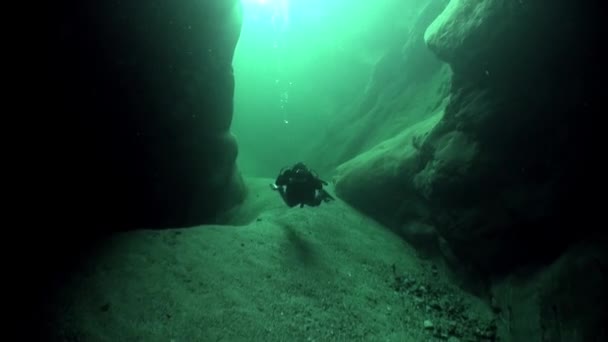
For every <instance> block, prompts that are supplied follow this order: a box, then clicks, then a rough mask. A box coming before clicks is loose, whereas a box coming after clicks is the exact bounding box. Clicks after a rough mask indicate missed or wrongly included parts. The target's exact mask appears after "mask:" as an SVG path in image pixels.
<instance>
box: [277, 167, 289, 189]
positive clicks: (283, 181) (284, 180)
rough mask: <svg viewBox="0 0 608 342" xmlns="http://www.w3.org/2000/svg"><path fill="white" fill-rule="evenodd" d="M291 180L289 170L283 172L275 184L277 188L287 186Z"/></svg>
mask: <svg viewBox="0 0 608 342" xmlns="http://www.w3.org/2000/svg"><path fill="white" fill-rule="evenodd" d="M288 179H289V170H287V171H284V172H282V173H281V174H279V176H278V177H277V180H276V181H274V184H276V185H277V186H283V185H287V180H288Z"/></svg>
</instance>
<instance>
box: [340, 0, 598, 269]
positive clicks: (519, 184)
mask: <svg viewBox="0 0 608 342" xmlns="http://www.w3.org/2000/svg"><path fill="white" fill-rule="evenodd" d="M545 5H546V4H544V3H541V2H537V1H520V2H505V1H498V0H496V1H474V0H470V1H469V0H454V1H451V2H450V3H449V5H448V6H447V7H446V8H445V10H444V11H443V12H442V13H441V15H440V16H438V17H437V19H436V20H435V21H434V22H433V23H432V24H431V25H430V26H428V29H427V30H426V32H425V41H426V44H427V46H428V48H429V49H430V50H431V51H433V52H434V53H435V54H436V55H437V56H438V57H439V58H441V59H443V60H444V61H445V62H447V63H448V64H449V66H450V68H451V69H452V71H453V76H452V80H451V87H450V90H449V96H448V99H449V100H448V102H447V106H446V107H445V111H444V112H443V114H442V118H441V120H439V121H438V122H437V124H436V125H434V127H433V128H432V129H430V130H425V131H421V132H419V133H418V134H415V135H414V136H413V137H412V138H411V139H409V141H408V139H405V140H403V141H402V142H401V143H399V144H395V145H393V147H391V148H390V149H389V151H388V152H387V153H386V155H387V156H388V155H390V156H392V157H391V158H395V162H396V163H397V164H400V165H404V163H406V164H407V165H409V167H408V168H407V169H408V170H409V171H408V172H399V171H398V170H399V169H396V170H395V171H391V172H392V176H390V177H383V178H380V179H378V177H376V176H377V172H376V171H375V170H377V169H378V165H380V164H379V163H378V162H376V161H372V159H369V160H368V162H366V163H357V167H356V169H352V168H351V166H352V165H354V164H353V163H351V162H347V163H345V164H343V165H341V166H340V167H339V168H338V170H339V172H338V176H337V178H336V180H337V184H336V191H337V192H338V194H339V195H340V196H342V197H343V198H344V199H345V200H347V201H349V202H351V203H354V204H356V205H357V207H358V208H360V209H361V210H363V211H366V212H368V213H370V214H372V215H374V217H376V218H377V219H379V220H381V221H383V222H386V223H387V224H388V225H389V226H391V227H392V228H394V229H396V230H398V231H399V232H400V233H402V234H403V235H405V236H408V235H410V234H411V233H412V232H411V229H410V228H408V227H410V226H411V225H412V224H413V225H414V227H420V225H423V226H425V227H434V228H435V229H436V230H437V232H438V233H439V235H440V241H442V244H441V245H442V246H443V248H442V249H443V250H444V254H446V255H453V256H456V257H457V258H459V260H460V261H459V262H457V263H459V264H463V263H464V264H466V265H468V266H467V267H469V268H471V269H476V270H478V271H481V272H483V273H487V274H495V273H501V272H508V271H509V270H512V269H514V268H516V267H517V266H518V265H521V264H526V263H528V262H531V261H538V262H545V261H548V260H552V259H554V258H556V257H557V256H558V255H559V254H560V253H561V252H563V251H564V250H565V248H566V247H567V245H568V244H569V243H570V242H572V241H575V240H577V239H578V238H581V237H583V236H585V235H586V234H588V233H589V231H590V230H593V228H594V227H595V226H594V225H592V224H585V222H587V221H586V220H587V219H586V217H588V216H589V215H588V214H589V211H590V209H589V208H586V207H584V206H583V205H581V203H580V201H579V199H581V198H585V197H586V195H584V193H583V192H584V191H583V190H582V188H581V187H580V186H578V185H577V184H580V182H581V180H582V179H585V178H587V177H588V176H589V175H590V174H589V173H591V172H594V171H593V170H589V169H585V167H584V165H591V164H592V163H593V161H592V160H593V159H592V154H593V153H592V152H591V151H592V149H593V148H594V144H593V143H594V139H596V138H595V137H596V136H595V135H594V134H592V133H591V126H590V123H591V122H593V119H594V118H595V117H596V115H597V114H598V108H600V106H599V101H600V100H599V99H600V97H599V96H598V95H599V89H600V88H598V87H597V85H598V83H599V82H598V81H597V80H596V78H595V75H596V70H595V66H596V65H597V62H598V61H597V58H598V57H597V56H598V54H596V49H597V44H596V38H597V30H596V24H597V21H594V20H593V14H594V9H593V8H592V6H590V4H586V3H577V2H573V1H559V2H555V3H553V4H552V6H550V7H547V6H545ZM429 113H431V111H429ZM407 151H410V152H411V153H410V152H407ZM384 159H386V157H384ZM397 159H400V161H397ZM355 175H357V176H356V178H357V180H356V181H353V177H354V176H355ZM366 183H371V184H376V186H378V187H379V188H385V187H387V186H388V187H389V188H391V189H392V190H391V192H390V193H393V192H395V193H394V194H393V195H391V196H388V197H386V200H385V201H381V202H378V201H376V202H374V203H372V202H370V201H365V200H364V199H363V198H361V197H364V196H367V192H362V191H361V190H362V189H367V188H366V187H364V186H362V185H361V184H366ZM397 184H400V185H399V186H396V185H397ZM363 194H364V195H363ZM413 199H417V200H416V201H415V202H416V204H415V205H413V204H412V203H413V202H412V201H413ZM388 202H391V203H394V202H397V203H400V205H399V204H391V205H386V204H387V203H388ZM379 203H381V205H380V204H379ZM590 205H593V204H590ZM399 207H402V208H409V209H407V210H405V209H404V210H396V209H395V208H399ZM383 208H384V209H383ZM414 208H417V209H415V210H414ZM403 213H407V214H403ZM572 227H576V229H575V230H573V229H572ZM417 229H418V228H416V229H414V231H419V230H417ZM425 231H428V232H429V234H432V231H433V230H432V229H430V228H429V229H425ZM547 240H550V242H548V241H547ZM448 249H449V250H448Z"/></svg>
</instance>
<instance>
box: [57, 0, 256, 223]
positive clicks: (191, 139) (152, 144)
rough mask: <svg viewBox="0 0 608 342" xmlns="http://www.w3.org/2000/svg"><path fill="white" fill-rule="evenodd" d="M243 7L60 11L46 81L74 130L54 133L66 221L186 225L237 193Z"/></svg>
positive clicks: (130, 1) (106, 5) (153, 5)
mask: <svg viewBox="0 0 608 342" xmlns="http://www.w3.org/2000/svg"><path fill="white" fill-rule="evenodd" d="M58 6H59V5H58ZM240 11H241V9H240V2H239V1H236V0H230V1H225V0H218V1H195V0H186V1H179V2H174V1H166V0H165V1H136V0H123V1H99V2H85V3H84V4H83V3H76V2H74V3H71V4H69V5H66V6H65V7H64V8H62V9H61V10H58V11H57V12H61V13H59V15H60V18H61V19H58V20H57V22H58V23H57V25H56V26H54V27H53V28H51V30H52V31H53V34H52V35H51V48H52V49H53V50H52V51H55V53H52V54H51V60H52V62H53V64H54V65H53V70H52V76H53V79H52V82H53V83H54V86H56V87H57V88H58V89H55V90H54V91H57V92H58V94H57V99H58V101H60V105H61V107H60V108H62V109H61V110H62V111H63V112H64V113H66V114H67V115H68V116H69V121H70V125H71V126H70V127H73V128H66V129H65V131H62V132H61V133H60V134H58V135H60V137H61V138H63V139H64V142H65V144H64V146H63V147H62V151H61V155H62V156H63V157H65V161H64V164H63V165H61V170H60V171H58V172H60V175H59V178H60V179H62V182H63V184H64V185H65V191H66V193H67V194H68V195H69V197H70V200H69V203H66V206H67V207H70V208H72V209H73V210H71V212H73V213H74V216H73V217H71V218H68V220H74V221H82V222H84V223H86V224H87V225H89V226H90V225H94V226H110V227H111V229H117V228H120V229H123V228H154V227H159V228H162V227H169V226H188V225H195V224H201V223H206V222H211V221H213V218H214V217H215V215H216V214H217V213H218V212H219V211H221V210H224V209H226V208H228V207H230V206H231V205H233V204H235V203H237V202H239V201H240V200H241V199H242V198H243V196H244V192H245V191H244V187H243V185H242V182H241V178H240V175H239V172H238V170H237V168H236V166H235V159H236V156H237V151H238V149H237V142H236V140H235V137H234V136H233V135H231V133H230V131H229V129H230V124H231V120H232V110H233V108H232V103H233V92H234V76H233V73H232V57H233V52H234V49H235V46H236V43H237V40H238V38H239V34H240V29H241V26H240V25H241V12H240ZM103 229H106V228H103Z"/></svg>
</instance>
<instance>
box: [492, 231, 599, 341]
mask: <svg viewBox="0 0 608 342" xmlns="http://www.w3.org/2000/svg"><path fill="white" fill-rule="evenodd" d="M605 246H606V241H601V240H597V241H591V242H590V241H587V242H584V243H580V244H577V245H575V246H573V247H572V248H570V249H569V250H568V251H567V252H566V253H564V255H562V256H561V257H560V258H559V259H558V260H557V261H556V262H555V263H554V264H553V265H551V266H550V267H548V268H546V269H544V270H542V271H540V272H518V273H516V274H513V275H511V276H509V277H507V278H505V279H502V280H500V281H498V282H497V283H496V285H494V286H493V290H492V293H493V298H494V299H493V304H494V305H495V310H496V311H497V313H498V315H499V317H500V319H499V320H498V322H499V324H498V328H499V329H498V335H499V336H500V340H501V341H506V342H510V341H572V342H583V341H598V342H599V341H606V339H608V328H607V327H606V325H605V320H606V317H608V305H606V303H607V301H608V295H607V294H606V291H605V289H606V287H607V286H608V256H607V254H606V251H605Z"/></svg>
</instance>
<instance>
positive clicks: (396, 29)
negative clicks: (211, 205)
mask: <svg viewBox="0 0 608 342" xmlns="http://www.w3.org/2000/svg"><path fill="white" fill-rule="evenodd" d="M419 7H420V5H419V4H418V2H417V1H414V0H406V1H404V0H375V1H352V0H335V1H322V0H291V1H290V0H243V9H244V11H243V27H242V32H241V37H240V40H239V42H238V45H237V48H236V52H235V57H234V61H233V65H234V72H235V78H236V86H235V99H234V103H235V112H234V120H233V124H232V131H233V133H234V134H235V135H236V136H237V139H238V142H239V150H240V152H239V157H238V160H237V162H238V164H239V167H240V168H241V170H242V171H243V173H244V174H246V175H252V176H266V177H274V176H275V175H276V173H277V172H278V171H279V169H280V168H281V167H283V166H286V165H290V164H293V163H295V162H297V161H300V160H301V161H304V162H308V163H312V164H313V165H311V166H312V167H313V168H314V167H315V165H314V159H315V157H316V156H317V155H318V154H327V153H331V151H332V148H333V147H335V146H321V149H319V142H320V141H322V139H323V138H324V137H326V135H327V134H332V132H331V131H330V129H329V127H331V125H332V123H335V122H336V121H337V120H339V119H340V117H343V116H345V115H348V114H349V113H350V109H351V108H352V107H353V106H354V105H356V103H357V102H358V101H360V99H361V98H362V96H363V93H364V91H365V88H366V85H367V83H368V80H369V78H370V75H371V72H372V70H373V67H374V64H375V63H376V62H377V61H378V60H379V59H380V58H381V57H382V56H383V55H384V54H385V53H386V51H387V50H388V49H389V48H390V47H391V46H393V45H394V44H397V43H398V42H399V41H403V35H404V34H407V31H408V28H409V27H410V26H411V25H412V24H413V19H414V17H415V16H416V14H417V11H419Z"/></svg>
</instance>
